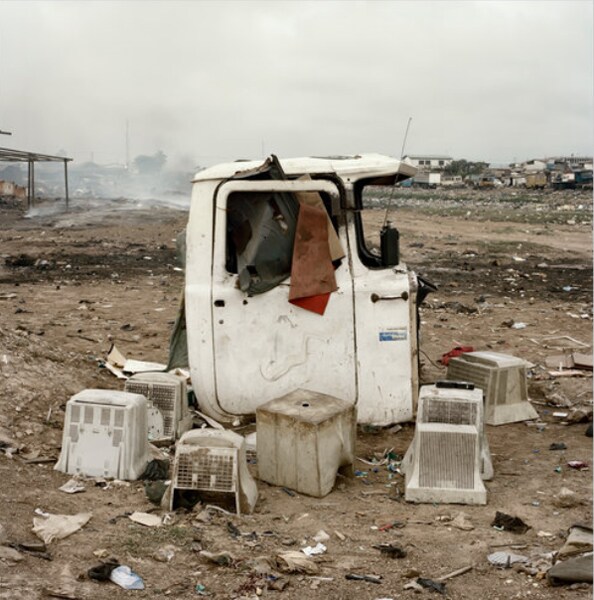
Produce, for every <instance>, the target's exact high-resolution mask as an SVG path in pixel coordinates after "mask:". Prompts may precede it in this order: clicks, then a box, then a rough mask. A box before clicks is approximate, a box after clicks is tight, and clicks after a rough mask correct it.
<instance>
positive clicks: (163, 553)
mask: <svg viewBox="0 0 594 600" xmlns="http://www.w3.org/2000/svg"><path fill="white" fill-rule="evenodd" d="M175 550H176V548H175V546H171V545H168V546H163V547H162V548H159V549H158V550H157V551H156V552H155V553H154V554H153V558H154V559H155V560H156V561H158V562H163V563H168V562H171V561H172V560H173V557H174V556H175Z"/></svg>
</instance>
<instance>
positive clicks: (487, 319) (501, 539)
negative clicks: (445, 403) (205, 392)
mask: <svg viewBox="0 0 594 600" xmlns="http://www.w3.org/2000/svg"><path fill="white" fill-rule="evenodd" d="M393 206H394V209H393V210H392V211H391V212H390V219H391V220H392V221H393V222H394V223H395V224H396V225H397V226H398V228H399V230H400V233H401V254H402V257H403V259H404V260H405V261H406V262H407V263H408V264H409V265H410V266H411V267H412V268H414V269H415V270H416V271H417V272H419V273H421V274H422V275H423V276H425V277H426V278H427V279H429V280H431V281H432V282H434V283H436V284H437V285H438V286H439V289H438V291H437V292H436V293H435V294H432V295H430V296H429V298H428V299H427V302H426V303H425V305H424V307H423V308H422V311H421V317H422V331H421V339H422V341H421V351H422V354H421V358H422V366H423V369H422V377H423V380H424V381H425V382H431V381H435V380H436V379H438V378H440V377H442V376H443V369H442V368H441V367H440V366H439V365H438V364H437V363H436V361H437V359H438V358H439V357H440V356H441V354H443V353H444V352H447V351H448V350H450V349H451V348H452V347H453V346H455V345H459V344H463V345H472V346H474V347H475V348H476V349H492V350H495V351H499V352H504V353H508V354H513V355H516V356H522V357H523V358H526V359H527V360H529V361H531V362H532V363H533V364H534V368H533V369H531V371H530V379H529V392H530V396H531V398H532V400H533V403H534V406H535V408H536V409H537V410H538V412H539V414H540V421H539V423H538V424H526V423H518V424H513V425H505V426H500V427H487V435H488V438H489V443H490V446H491V452H492V457H493V463H494V468H495V476H494V478H493V480H492V481H490V482H487V484H486V486H487V489H488V504H487V505H486V506H484V507H470V506H466V507H462V506H455V505H410V504H407V503H405V502H403V501H402V499H401V497H400V496H401V493H402V488H403V481H402V478H401V477H400V476H399V475H397V474H394V473H392V472H390V471H389V470H388V469H387V468H386V467H385V466H378V467H369V466H368V465H366V464H364V463H362V462H359V461H357V463H356V464H355V467H356V468H357V469H359V470H360V471H363V472H365V473H367V475H366V476H360V477H355V478H352V479H349V478H339V480H338V483H337V486H336V487H335V489H334V491H333V492H332V493H331V494H330V495H328V496H327V497H325V498H323V499H314V498H308V497H306V496H302V495H295V496H289V495H288V494H287V493H285V492H284V491H283V490H281V489H278V488H275V487H273V486H269V485H267V484H265V483H262V482H258V488H259V491H260V499H259V501H258V505H257V508H256V511H255V513H254V514H253V515H250V516H244V517H241V518H238V517H227V516H225V515H219V514H214V515H213V516H212V517H211V519H210V520H207V522H202V521H200V520H198V519H197V514H198V512H199V511H198V510H196V509H195V511H194V512H193V513H183V512H178V513H176V514H175V515H173V519H172V522H171V523H170V524H168V525H166V526H163V527H160V528H156V529H150V528H145V527H143V526H141V525H138V524H136V523H133V522H131V521H130V520H129V519H127V518H125V517H123V518H119V516H120V515H123V514H124V513H126V512H127V511H133V510H140V511H150V510H154V507H153V505H151V504H150V502H149V501H148V500H147V499H146V496H145V493H144V489H143V486H142V484H141V483H138V482H132V483H131V484H129V485H113V484H112V485H110V486H109V487H108V488H107V489H105V488H100V487H96V486H95V485H94V482H93V481H88V482H87V483H86V488H87V489H86V492H85V493H82V494H77V495H67V494H64V493H63V492H60V491H58V487H60V485H62V484H63V483H65V482H66V481H67V479H68V476H66V475H64V474H62V473H59V472H56V471H54V470H53V468H52V466H53V465H52V464H51V463H43V462H41V463H37V462H36V461H38V460H40V459H45V458H48V459H51V458H53V459H55V458H57V456H58V454H59V448H60V444H61V433H62V423H63V418H64V412H63V408H64V405H65V403H66V401H67V400H68V398H69V397H70V396H71V395H72V394H74V393H76V392H78V391H80V390H81V389H84V388H88V387H108V388H113V389H121V383H120V382H119V381H118V380H117V379H115V378H114V377H113V376H111V375H110V374H109V373H108V372H106V370H104V369H100V368H99V367H98V364H97V358H100V357H104V356H105V353H106V352H107V350H108V349H109V347H110V345H111V343H113V342H115V343H117V345H118V348H119V349H120V350H122V351H123V352H124V353H125V354H126V355H128V356H130V357H132V358H138V359H146V360H155V361H161V362H163V361H165V360H166V357H167V348H168V338H169V332H170V329H171V325H172V323H173V320H174V318H175V314H176V311H177V306H178V303H179V299H180V296H181V292H182V285H183V273H181V272H180V271H178V270H176V260H175V237H176V235H177V233H178V232H179V231H180V230H181V229H183V227H184V226H185V220H186V218H187V214H186V213H185V212H184V211H183V210H174V209H171V208H165V207H156V208H151V207H150V206H147V205H143V206H140V207H139V206H137V205H136V203H130V202H126V201H124V200H120V201H107V202H105V203H104V204H101V205H98V203H97V202H93V203H88V204H85V203H84V202H82V201H80V202H78V203H75V206H74V207H73V210H72V211H71V212H69V213H68V214H64V213H59V212H57V213H52V206H51V204H48V205H46V206H43V205H42V206H41V207H40V208H39V209H38V210H36V212H35V213H34V214H35V215H36V216H33V217H31V218H25V216H24V215H23V213H22V212H21V211H19V210H18V208H15V207H14V206H10V205H2V206H0V242H1V243H0V254H1V256H0V382H1V384H0V385H1V387H0V435H1V436H2V437H0V440H1V439H6V438H12V439H13V440H15V441H16V443H18V444H19V445H20V446H21V449H20V453H19V454H16V455H14V456H12V458H10V457H9V456H8V455H6V454H5V453H2V454H0V477H1V478H2V480H3V485H2V487H1V491H0V495H1V498H0V507H1V508H0V524H2V525H3V526H4V528H5V530H6V534H7V537H8V540H9V541H12V542H26V541H32V540H34V539H36V538H35V536H34V535H33V534H32V532H31V527H32V524H33V517H34V511H35V509H36V508H41V509H43V510H45V511H48V512H52V513H62V514H74V513H77V512H81V511H88V510H91V511H92V512H93V517H92V519H91V521H90V522H89V523H88V524H87V525H86V526H85V527H84V528H83V529H82V530H81V531H79V532H77V533H75V534H73V535H72V536H70V537H68V538H66V539H64V540H62V541H58V542H53V543H52V544H50V546H49V551H50V553H51V556H52V560H51V561H48V560H43V559H41V558H39V557H37V556H32V555H29V554H23V556H22V558H23V560H22V561H21V562H19V563H18V564H16V565H11V564H9V563H8V562H6V561H2V560H0V598H11V599H12V598H15V599H16V598H19V599H20V598H22V599H27V600H28V599H33V598H40V597H42V596H43V589H44V588H45V587H48V586H49V587H54V588H55V587H56V585H58V583H59V580H60V574H61V573H62V571H63V570H64V569H65V568H66V569H67V570H68V572H69V573H70V574H71V582H72V585H73V586H74V588H75V594H74V595H76V596H77V597H80V598H99V599H100V598H127V597H130V596H134V597H138V598H162V597H167V596H169V597H173V598H195V597H199V595H198V594H197V592H196V591H195V586H196V585H197V584H198V583H200V584H202V585H204V586H205V589H206V591H207V592H208V593H209V594H210V595H211V597H213V598H238V597H241V596H244V597H253V596H254V594H255V593H256V590H257V589H258V588H260V589H263V591H262V596H263V597H270V598H275V597H279V598H287V599H291V598H304V597H306V598H322V597H324V598H336V599H338V598H345V599H346V598H370V599H374V598H404V597H409V596H415V595H418V594H416V593H415V592H413V591H404V586H405V584H406V583H408V582H409V581H411V580H414V578H415V576H416V575H415V574H418V575H420V576H422V577H427V578H437V577H440V576H442V575H444V574H446V573H448V572H451V571H454V570H455V569H457V568H459V567H464V566H467V565H472V567H473V568H472V570H471V571H469V572H467V573H465V574H463V575H460V576H459V577H456V578H453V579H451V580H449V581H448V582H447V585H446V588H447V594H448V596H449V597H450V598H466V599H474V598H477V597H482V598H485V599H493V600H494V599H500V600H504V599H508V598H561V599H564V598H572V599H573V598H575V599H582V598H589V597H591V586H588V585H581V586H580V585H577V586H573V587H563V588H551V587H550V586H549V585H548V584H547V582H546V579H543V577H542V573H543V572H544V571H545V570H546V563H547V560H549V559H547V556H548V555H549V556H550V553H552V552H554V551H556V550H558V549H559V548H560V547H561V545H562V544H563V540H564V536H565V535H566V532H567V529H568V527H570V526H571V525H572V524H573V523H576V522H584V521H585V522H591V521H592V476H591V470H587V471H579V470H574V469H571V468H569V467H568V466H567V462H568V461H569V460H585V461H587V462H589V463H590V464H591V461H592V441H591V439H590V438H587V437H585V435H584V431H585V428H586V425H585V424H584V423H578V424H569V423H567V421H566V420H565V419H564V418H559V417H556V416H554V413H555V412H568V413H571V412H572V408H575V407H582V408H585V409H586V410H587V409H591V404H592V379H591V377H590V374H589V373H584V374H583V375H582V376H576V377H566V378H553V377H551V376H550V375H549V373H548V369H546V368H545V367H544V360H545V358H546V357H547V356H550V355H551V354H558V353H559V352H562V351H563V350H562V349H563V348H564V347H566V346H567V345H572V344H575V341H571V340H568V337H569V338H572V339H573V340H578V341H580V342H582V343H584V344H586V345H588V346H590V347H591V343H592V197H591V193H578V192H567V193H565V194H563V193H560V192H554V193H538V194H536V193H526V192H521V193H515V195H511V194H510V193H508V192H507V191H505V190H504V191H500V190H495V191H485V192H481V193H478V192H474V191H466V190H459V191H458V190H452V191H448V192H436V191H426V192H425V191H421V192H416V191H412V192H406V193H404V192H403V193H402V194H400V195H399V196H397V197H396V200H395V202H394V204H393ZM366 217H367V219H368V223H369V225H370V227H371V228H374V229H377V228H378V225H379V224H381V222H382V221H383V219H384V213H383V212H382V211H380V210H376V211H372V212H371V213H370V214H369V215H366ZM513 323H516V324H517V323H525V324H526V327H525V328H522V329H513V328H512V327H511V326H510V325H512V324H513ZM566 336H568V337H566ZM588 351H591V350H588ZM249 430H250V428H249V427H248V428H247V429H245V430H242V432H245V431H249ZM413 430H414V428H413V426H412V424H407V425H405V426H404V427H403V429H402V430H400V431H399V432H398V433H393V432H390V431H389V430H387V429H380V430H377V429H373V428H365V429H362V430H360V431H359V436H358V440H357V456H359V457H366V458H371V457H373V456H374V455H376V454H379V455H380V456H381V455H383V453H384V451H385V450H387V449H391V448H393V451H394V452H395V453H397V454H400V455H402V454H403V453H404V452H405V451H406V448H407V447H408V444H409V443H410V441H411V439H412V434H413ZM553 442H564V443H565V444H566V446H567V449H566V450H564V451H550V450H549V446H550V444H551V443H553ZM250 468H251V469H254V472H255V467H254V466H251V467H250ZM562 487H567V488H570V489H571V490H573V491H574V492H576V494H577V497H578V500H579V502H578V504H576V505H575V506H573V507H571V508H559V507H557V506H556V505H555V502H554V497H555V495H556V494H557V493H558V492H559V490H560V489H561V488H562ZM461 511H463V512H465V513H466V514H467V515H468V517H469V519H470V521H471V522H472V524H473V526H474V529H472V530H470V531H461V530H459V529H456V528H455V527H453V526H452V524H451V522H450V521H449V520H448V519H449V518H450V517H454V516H455V515H457V514H458V513H459V512H461ZM496 511H503V512H505V513H508V514H511V515H515V516H518V517H521V518H522V519H524V521H526V522H527V523H528V525H530V527H531V528H530V529H529V530H528V531H527V532H526V533H524V534H513V533H508V532H500V531H497V530H495V529H494V528H492V527H491V522H492V520H493V518H494V516H495V512H496ZM157 513H158V514H162V513H160V512H159V511H157ZM228 521H232V522H233V523H234V524H235V525H236V526H237V527H238V528H239V529H240V531H241V532H242V533H245V534H251V533H252V532H255V534H254V535H251V536H240V537H238V538H234V537H232V535H231V534H230V533H229V530H228V528H227V522H228ZM394 522H400V524H403V526H402V527H398V528H391V529H385V528H384V527H383V526H384V525H386V524H392V523H394ZM320 529H324V530H325V531H326V532H327V533H328V534H329V535H330V539H329V540H328V541H327V542H326V545H327V547H328V550H327V552H326V553H325V554H324V555H322V556H320V557H317V558H315V559H314V560H315V562H316V564H317V565H318V568H319V573H318V576H320V577H322V578H323V579H315V578H311V576H308V575H306V574H301V575H298V574H291V575H286V579H287V580H288V586H287V587H286V588H285V589H284V591H282V592H279V591H274V590H268V589H266V585H265V580H264V578H263V577H262V576H261V575H258V574H257V571H258V569H257V568H256V566H255V565H257V564H259V565H260V567H261V569H262V568H264V570H270V567H262V565H263V564H265V562H264V560H263V559H262V560H260V561H256V562H254V561H255V559H256V558H258V557H266V558H267V559H271V558H273V557H274V556H275V555H276V554H277V553H278V552H281V551H284V550H291V549H299V548H301V547H303V546H305V545H310V544H312V536H314V535H315V534H316V533H317V532H318V531H319V530H320ZM384 529H385V530H384ZM336 532H339V533H340V534H341V535H340V536H339V535H338V534H337V533H336ZM341 536H342V537H344V539H342V537H341ZM384 542H394V543H396V544H398V545H400V546H401V547H402V548H404V549H405V550H406V553H407V555H406V557H404V558H401V559H391V558H388V557H386V556H384V555H383V554H380V552H379V551H378V550H377V549H374V548H373V546H374V545H376V544H378V543H384ZM168 545H171V546H173V547H174V556H173V558H172V560H171V561H170V562H167V563H163V562H159V561H158V560H156V559H155V558H154V555H155V552H156V551H157V550H158V549H159V548H163V547H164V546H168ZM200 548H202V549H205V550H209V551H221V550H227V551H229V552H231V553H232V554H233V556H234V559H235V564H234V565H233V566H217V565H213V564H209V563H206V562H205V561H204V559H203V558H201V557H200V556H199V555H198V553H197V550H199V549H200ZM501 549H504V550H505V549H514V551H515V552H517V553H520V554H525V555H527V556H529V557H531V558H532V559H533V562H534V563H535V564H537V565H538V564H539V561H540V565H539V568H537V570H538V571H539V572H538V573H536V574H529V573H525V572H520V571H518V570H515V569H509V570H498V569H496V568H495V567H493V566H491V565H489V564H488V562H487V559H486V557H487V555H488V554H489V553H491V552H494V551H495V550H501ZM99 550H105V551H106V552H107V553H108V554H109V555H113V556H115V557H117V558H118V559H119V561H120V562H121V563H122V564H127V565H129V566H131V567H132V568H133V569H134V570H135V571H136V572H138V573H139V574H140V575H141V576H142V577H143V578H144V581H145V583H146V590H145V591H135V592H125V591H123V590H120V589H119V588H117V587H116V586H115V585H113V584H111V583H104V584H99V583H94V582H92V581H89V580H88V579H86V577H85V576H84V574H85V573H86V571H87V569H89V568H90V567H91V566H93V565H96V564H97V563H98V559H97V557H96V556H95V555H94V554H93V552H96V551H99ZM349 572H355V573H365V574H374V575H381V576H382V580H381V583H380V584H373V583H368V582H360V581H349V580H346V579H345V574H346V573H349ZM420 595H421V597H423V596H432V595H436V592H432V591H429V590H426V591H424V592H422V593H421V594H420ZM436 597H437V596H436Z"/></svg>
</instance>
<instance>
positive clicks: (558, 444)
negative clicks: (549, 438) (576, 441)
mask: <svg viewBox="0 0 594 600" xmlns="http://www.w3.org/2000/svg"><path fill="white" fill-rule="evenodd" d="M549 450H567V446H566V444H564V443H563V442H553V443H552V444H551V445H550V446H549Z"/></svg>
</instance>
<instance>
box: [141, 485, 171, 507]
mask: <svg viewBox="0 0 594 600" xmlns="http://www.w3.org/2000/svg"><path fill="white" fill-rule="evenodd" d="M168 487H169V486H168V485H167V484H166V483H165V482H164V481H147V482H145V484H144V493H145V494H146V497H147V498H148V499H149V500H150V501H151V502H152V503H153V504H156V505H157V506H160V505H161V501H162V500H163V496H164V495H165V492H166V491H167V489H168Z"/></svg>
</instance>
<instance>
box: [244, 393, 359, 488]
mask: <svg viewBox="0 0 594 600" xmlns="http://www.w3.org/2000/svg"><path fill="white" fill-rule="evenodd" d="M356 423H357V414H356V409H355V407H354V405H352V404H350V403H348V402H345V401H343V400H339V399H338V398H334V397H332V396H328V395H326V394H318V393H316V392H311V391H307V390H296V391H294V392H291V393H290V394H287V395H286V396H283V397H281V398H277V399H275V400H271V401H270V402H267V403H266V404H264V405H262V406H260V407H259V408H258V409H257V410H256V427H257V439H258V444H257V455H258V478H259V479H262V480H263V481H266V482H268V483H271V484H273V485H278V486H283V487H287V488H290V489H293V490H296V491H297V492H301V493H303V494H307V495H309V496H315V497H318V498H321V497H323V496H325V495H326V494H329V493H330V492H331V491H332V488H333V487H334V482H335V480H336V474H337V472H338V470H339V469H340V468H341V467H350V466H351V465H352V464H353V461H354V452H355V437H356Z"/></svg>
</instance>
